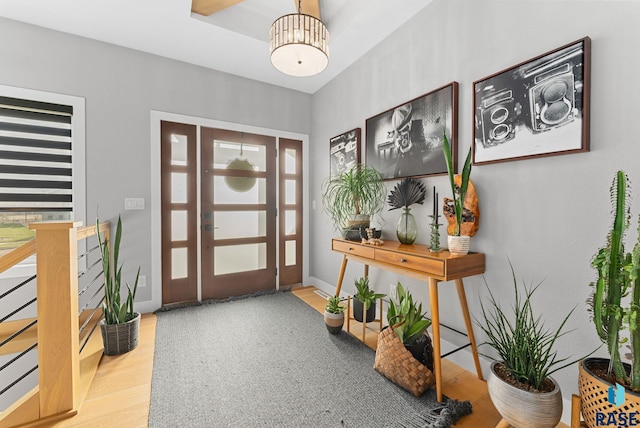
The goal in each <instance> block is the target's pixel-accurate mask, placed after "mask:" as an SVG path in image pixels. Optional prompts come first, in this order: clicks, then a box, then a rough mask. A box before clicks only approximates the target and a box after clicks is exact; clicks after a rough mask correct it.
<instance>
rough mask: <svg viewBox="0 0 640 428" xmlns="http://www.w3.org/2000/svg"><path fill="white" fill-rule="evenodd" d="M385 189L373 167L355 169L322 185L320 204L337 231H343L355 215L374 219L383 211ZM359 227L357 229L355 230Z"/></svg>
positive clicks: (355, 167) (361, 166)
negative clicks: (373, 217) (374, 216)
mask: <svg viewBox="0 0 640 428" xmlns="http://www.w3.org/2000/svg"><path fill="white" fill-rule="evenodd" d="M385 194H386V189H385V187H384V184H383V183H382V177H381V176H380V173H379V172H378V171H377V170H376V169H375V168H373V167H370V166H366V165H361V164H359V165H356V166H354V167H353V168H351V169H350V170H349V171H346V172H343V173H342V174H340V175H339V176H338V177H337V178H336V179H334V180H331V178H330V177H329V178H327V179H326V180H325V182H324V183H323V185H322V204H323V207H324V210H325V212H327V214H329V215H330V216H331V218H332V219H333V222H334V225H335V227H336V229H338V230H342V231H344V230H345V229H348V228H349V227H350V225H349V222H350V221H351V220H353V219H354V217H355V216H357V215H368V216H373V215H375V214H378V213H379V212H380V211H382V209H383V208H384V200H385ZM358 227H359V226H358Z"/></svg>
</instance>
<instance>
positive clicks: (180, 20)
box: [0, 0, 432, 93]
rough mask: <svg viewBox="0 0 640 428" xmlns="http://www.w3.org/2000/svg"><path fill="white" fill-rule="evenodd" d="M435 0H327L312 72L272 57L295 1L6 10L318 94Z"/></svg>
mask: <svg viewBox="0 0 640 428" xmlns="http://www.w3.org/2000/svg"><path fill="white" fill-rule="evenodd" d="M431 1H432V0H402V1H397V0H394V1H390V0H320V13H321V18H322V21H323V22H324V23H325V25H326V26H327V29H328V30H329V35H330V40H329V51H330V54H329V65H328V67H327V68H326V69H325V70H324V71H323V72H322V73H320V74H318V75H316V76H311V77H291V76H287V75H285V74H282V73H280V72H279V71H277V70H276V69H275V68H274V67H273V66H272V65H271V63H270V61H269V40H268V39H269V28H270V26H271V24H272V23H273V21H275V20H276V19H277V18H278V17H280V16H281V15H285V14H288V13H294V12H295V11H296V5H295V1H293V0H244V1H242V2H240V3H238V4H236V5H234V6H231V7H229V8H227V9H224V10H222V11H220V12H218V13H215V14H213V15H211V16H208V17H207V16H202V15H197V14H192V13H191V0H90V1H88V0H56V1H51V0H0V16H2V17H5V18H9V19H14V20H17V21H22V22H27V23H30V24H34V25H37V26H41V27H46V28H50V29H54V30H58V31H63V32H65V33H70V34H75V35H78V36H82V37H87V38H90V39H95V40H100V41H104V42H107V43H112V44H115V45H120V46H125V47H128V48H131V49H136V50H140V51H143V52H148V53H152V54H155V55H160V56H163V57H167V58H172V59H176V60H179V61H184V62H187V63H191V64H196V65H200V66H203V67H207V68H211V69H215V70H220V71H223V72H226V73H231V74H235V75H239V76H243V77H247V78H249V79H255V80H259V81H262V82H266V83H271V84H274V85H278V86H283V87H286V88H291V89H295V90H299V91H302V92H306V93H314V92H316V91H317V90H318V89H320V88H321V87H322V86H324V85H325V84H326V83H327V82H329V81H330V80H331V79H333V78H334V77H335V76H337V75H338V74H340V73H341V72H342V71H344V70H345V69H346V68H347V67H349V66H350V65H351V64H353V63H354V62H355V61H356V60H358V59H359V58H360V57H361V56H362V55H364V54H365V53H366V52H367V51H368V50H369V49H371V48H372V47H373V46H375V45H376V44H377V43H379V42H380V41H381V40H383V39H384V38H385V37H386V36H388V35H389V34H391V33H392V32H393V31H394V30H396V29H397V28H399V27H400V26H402V24H404V23H405V22H406V21H407V20H409V19H410V18H411V17H412V16H414V15H415V14H416V13H417V12H418V11H420V10H421V9H423V8H424V7H425V6H427V5H428V4H429V3H431ZM303 12H304V11H303Z"/></svg>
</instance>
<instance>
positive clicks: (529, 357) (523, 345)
mask: <svg viewBox="0 0 640 428" xmlns="http://www.w3.org/2000/svg"><path fill="white" fill-rule="evenodd" d="M511 274H512V278H513V288H514V291H515V297H514V301H513V302H511V303H509V304H507V305H505V306H506V307H508V309H505V308H504V307H503V305H501V304H500V303H499V302H498V301H497V300H496V298H495V296H494V295H493V293H492V292H491V289H490V288H489V287H487V289H488V291H489V302H488V304H483V303H481V311H482V319H480V320H476V323H477V325H478V326H479V327H480V328H481V329H482V331H484V333H485V334H486V336H487V341H486V342H484V343H483V344H484V345H488V346H490V347H492V348H493V349H494V350H495V351H496V353H497V355H498V359H496V360H495V361H494V362H493V363H492V364H491V373H490V375H489V378H488V379H487V387H488V390H489V397H490V398H491V401H492V402H493V405H494V406H495V407H496V410H498V412H499V413H500V415H501V416H502V418H503V421H502V423H501V424H499V426H514V427H516V428H524V427H530V428H555V427H556V426H557V425H558V422H560V419H561V417H562V392H561V390H560V386H559V385H558V383H557V382H556V381H555V380H554V379H553V378H552V377H551V375H552V374H553V373H555V372H557V371H558V370H561V369H563V368H565V367H568V366H570V365H573V364H574V363H576V362H577V361H578V360H579V359H576V360H573V361H571V362H567V360H568V357H559V356H558V354H557V351H555V350H554V347H555V344H556V341H557V339H558V338H560V337H562V336H564V335H565V334H567V333H568V332H567V331H563V329H564V326H565V324H566V323H567V320H568V319H569V317H570V316H571V314H572V313H573V311H574V310H575V307H574V308H573V309H571V310H570V311H569V313H568V314H567V315H566V316H565V317H564V319H563V320H562V322H561V323H560V325H559V326H558V327H557V328H556V329H550V328H547V327H546V326H545V324H544V322H543V320H542V318H541V317H540V315H538V314H535V313H534V310H533V307H532V296H533V294H534V293H535V292H536V291H537V290H538V289H539V287H540V285H541V284H542V283H538V284H537V285H535V286H534V285H529V286H527V285H526V284H523V286H522V289H521V288H520V287H519V286H518V282H517V280H516V275H515V272H514V269H513V266H511ZM506 423H508V424H509V425H507V424H506Z"/></svg>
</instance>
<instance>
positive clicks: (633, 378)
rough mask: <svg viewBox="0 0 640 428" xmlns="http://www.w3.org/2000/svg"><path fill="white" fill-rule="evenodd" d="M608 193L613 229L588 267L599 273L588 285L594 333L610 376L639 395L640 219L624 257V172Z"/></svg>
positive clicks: (626, 222) (626, 184) (626, 216)
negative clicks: (626, 347) (624, 354)
mask: <svg viewBox="0 0 640 428" xmlns="http://www.w3.org/2000/svg"><path fill="white" fill-rule="evenodd" d="M610 193H611V202H612V204H613V213H614V216H613V225H612V227H611V230H610V231H609V234H608V235H607V242H606V244H605V245H604V246H603V247H601V248H600V249H599V250H598V252H597V253H596V255H595V256H594V257H593V259H592V261H591V266H592V267H593V268H594V269H596V271H597V272H598V278H597V281H596V282H592V283H591V284H590V285H591V287H592V288H593V296H592V298H591V299H590V304H591V310H592V311H593V321H594V323H595V326H596V332H597V333H598V336H599V337H600V340H601V341H602V342H603V343H605V344H606V345H607V350H608V352H609V356H610V363H609V374H610V375H611V374H613V376H615V379H616V382H618V383H620V384H624V385H627V386H630V387H631V388H632V389H633V390H634V391H640V325H639V323H640V279H639V276H638V272H640V218H639V220H638V224H639V227H638V232H639V235H638V236H639V237H638V241H637V242H636V244H635V246H634V248H633V251H632V252H631V253H626V252H625V248H624V240H625V233H626V231H627V230H628V229H629V226H630V224H631V209H630V207H629V203H628V200H629V199H630V195H631V191H630V186H629V178H628V176H627V175H626V174H625V173H624V171H618V172H617V173H616V175H615V177H614V179H613V183H612V185H611V189H610ZM629 293H631V296H630V302H629V303H628V306H623V297H625V296H628V295H629ZM625 324H627V325H628V327H629V334H630V338H631V359H632V364H631V367H632V370H631V373H630V375H627V373H626V371H625V368H624V365H623V364H622V361H621V360H620V347H621V345H623V344H625V343H626V342H627V339H626V338H622V337H620V332H621V330H623V329H624V326H625Z"/></svg>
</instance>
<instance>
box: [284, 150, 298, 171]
mask: <svg viewBox="0 0 640 428" xmlns="http://www.w3.org/2000/svg"><path fill="white" fill-rule="evenodd" d="M284 172H285V173H287V174H295V173H296V151H295V150H294V149H285V150H284Z"/></svg>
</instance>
